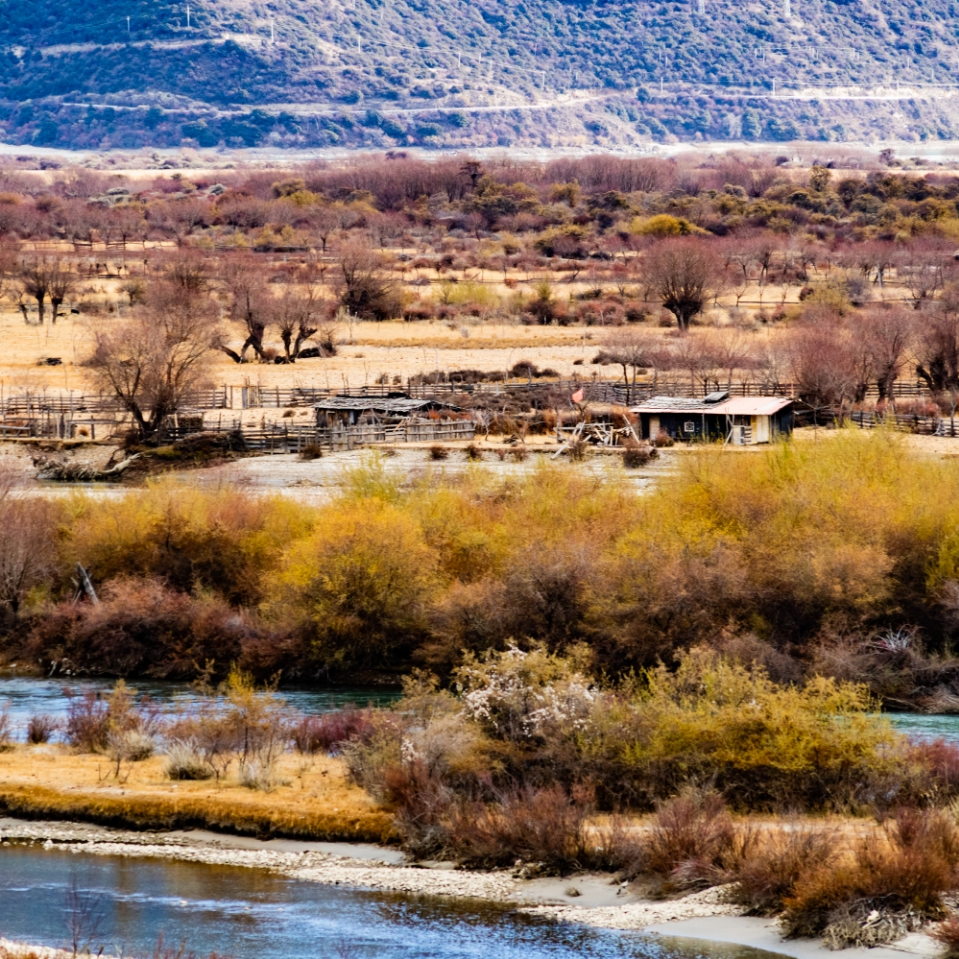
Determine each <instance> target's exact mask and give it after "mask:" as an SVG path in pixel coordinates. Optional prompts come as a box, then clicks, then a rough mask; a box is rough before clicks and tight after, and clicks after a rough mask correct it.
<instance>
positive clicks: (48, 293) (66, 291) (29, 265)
mask: <svg viewBox="0 0 959 959" xmlns="http://www.w3.org/2000/svg"><path fill="white" fill-rule="evenodd" d="M18 279H19V284H20V293H21V294H22V297H26V298H29V299H34V300H36V301H37V315H38V318H39V321H40V325H41V326H42V325H43V322H44V320H45V319H46V301H47V297H49V298H50V303H51V306H52V307H53V322H54V323H56V321H57V312H58V310H59V309H60V306H61V305H62V303H63V301H64V300H65V299H66V298H67V297H68V296H69V295H70V292H71V291H72V290H73V288H74V286H75V284H76V275H75V274H74V273H73V271H72V270H70V268H69V266H68V265H67V262H66V261H65V260H64V259H63V257H61V256H59V255H57V254H48V255H43V256H29V257H24V258H23V259H22V260H21V261H20V265H19V269H18ZM20 304H21V305H20V309H21V311H22V312H23V314H24V317H26V306H25V304H24V302H23V299H22V298H21V301H20Z"/></svg>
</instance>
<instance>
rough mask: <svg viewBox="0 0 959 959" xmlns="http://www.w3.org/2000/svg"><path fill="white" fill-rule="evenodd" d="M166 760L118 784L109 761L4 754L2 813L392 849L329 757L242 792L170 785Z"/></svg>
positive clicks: (289, 768)
mask: <svg viewBox="0 0 959 959" xmlns="http://www.w3.org/2000/svg"><path fill="white" fill-rule="evenodd" d="M164 766H165V760H164V757H162V756H158V757H155V758H153V759H149V760H146V761H145V762H141V763H133V764H124V766H123V767H122V770H121V773H120V776H119V778H114V777H113V775H112V767H111V764H110V762H109V761H108V760H105V759H104V758H103V757H97V756H89V755H76V754H73V753H71V752H69V751H67V750H66V749H65V748H56V747H49V746H48V747H42V748H36V749H34V748H31V747H26V746H20V747H17V748H15V749H12V750H9V751H7V752H4V753H0V810H2V811H3V812H4V813H5V814H7V815H12V816H17V817H20V818H25V819H41V818H42V819H75V820H80V821H84V822H96V823H102V824H105V825H111V826H119V827H124V828H130V829H187V828H204V829H213V830H217V831H220V832H231V833H239V834H241V835H255V836H285V837H288V838H298V839H317V840H327V841H347V840H348V841H353V842H390V841H392V840H393V839H394V838H395V835H394V830H393V826H392V824H391V820H390V816H389V815H388V814H387V813H385V812H383V811H381V810H379V809H377V808H376V804H375V803H374V802H373V800H372V799H370V797H368V796H367V795H366V794H365V793H364V792H363V791H362V790H361V789H360V788H359V787H357V786H354V785H352V784H351V783H349V782H348V781H347V778H346V767H345V764H344V763H343V762H342V761H341V760H338V759H332V758H327V757H322V756H317V757H314V758H311V759H310V760H309V761H305V760H304V759H303V757H302V756H299V757H293V756H287V757H284V758H283V759H282V760H281V761H280V763H279V765H278V778H279V780H280V781H281V783H282V784H281V785H279V786H277V788H276V789H274V790H273V791H271V792H269V793H263V792H257V791H253V790H249V789H246V788H244V787H243V786H242V785H240V783H239V782H238V781H237V780H236V777H235V775H232V774H235V772H236V770H235V769H233V770H231V775H230V776H229V777H228V778H227V779H226V780H225V781H223V782H221V783H220V784H219V785H214V784H210V783H192V782H191V783H187V782H179V783H171V782H169V781H168V780H166V778H165V776H164V773H163V770H164Z"/></svg>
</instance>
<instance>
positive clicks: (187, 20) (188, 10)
mask: <svg viewBox="0 0 959 959" xmlns="http://www.w3.org/2000/svg"><path fill="white" fill-rule="evenodd" d="M186 28H187V30H189V29H190V4H187V5H186Z"/></svg>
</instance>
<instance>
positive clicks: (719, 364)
mask: <svg viewBox="0 0 959 959" xmlns="http://www.w3.org/2000/svg"><path fill="white" fill-rule="evenodd" d="M710 352H711V354H712V360H713V364H714V366H715V368H716V369H717V370H723V372H725V374H726V389H727V390H728V389H730V388H731V387H732V385H733V373H734V372H735V371H736V370H742V369H746V368H747V367H750V366H752V364H753V362H754V359H755V356H754V353H755V351H754V349H753V344H752V341H751V340H750V339H749V337H748V336H747V335H746V334H745V333H743V331H742V330H738V329H736V328H735V327H731V326H727V327H724V328H723V329H722V330H721V331H720V332H719V333H717V334H716V336H714V337H713V342H712V344H711V348H710ZM717 386H718V383H717Z"/></svg>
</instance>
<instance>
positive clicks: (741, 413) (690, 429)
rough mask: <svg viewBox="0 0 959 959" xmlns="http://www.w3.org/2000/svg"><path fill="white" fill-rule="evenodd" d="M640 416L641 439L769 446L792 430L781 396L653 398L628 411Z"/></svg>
mask: <svg viewBox="0 0 959 959" xmlns="http://www.w3.org/2000/svg"><path fill="white" fill-rule="evenodd" d="M630 412H631V413H635V414H636V415H637V416H638V417H639V421H640V424H641V428H642V437H643V439H646V440H651V441H653V440H655V439H656V437H657V436H658V435H659V433H661V432H664V433H668V434H669V435H670V436H671V437H672V438H673V439H674V440H685V441H691V440H716V441H719V440H721V441H722V442H724V443H730V444H731V445H733V446H755V445H757V444H759V443H769V442H771V441H772V440H773V439H775V438H776V437H777V436H783V435H787V436H788V435H789V434H790V433H792V429H793V401H792V400H791V399H789V398H788V397H783V396H736V397H730V395H729V393H728V392H725V391H720V392H717V393H710V394H709V395H708V396H706V397H703V398H702V399H693V398H688V397H676V396H653V397H650V398H649V399H648V400H646V401H645V402H643V403H641V404H640V405H639V406H635V407H633V408H632V409H631V410H630Z"/></svg>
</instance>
